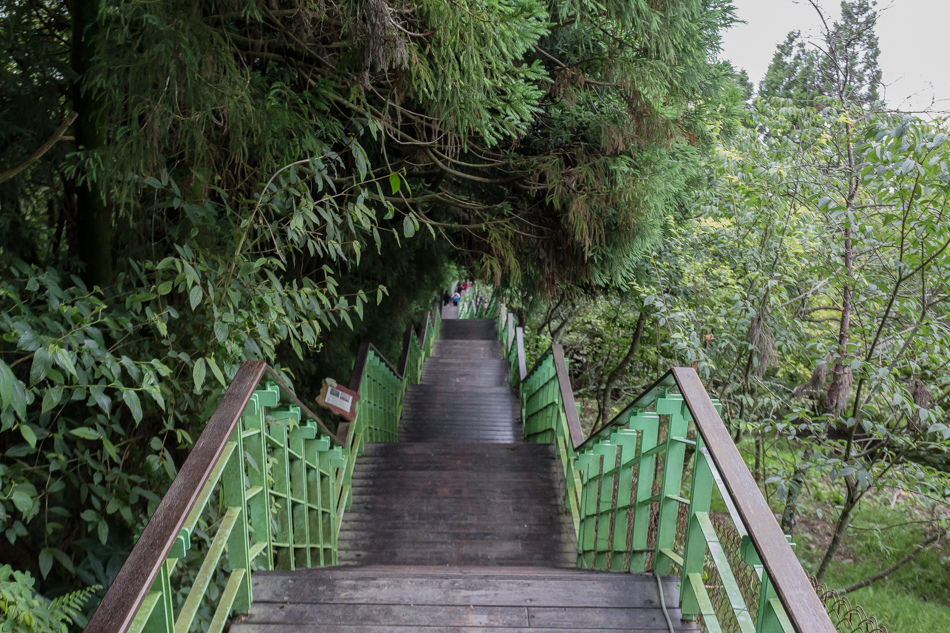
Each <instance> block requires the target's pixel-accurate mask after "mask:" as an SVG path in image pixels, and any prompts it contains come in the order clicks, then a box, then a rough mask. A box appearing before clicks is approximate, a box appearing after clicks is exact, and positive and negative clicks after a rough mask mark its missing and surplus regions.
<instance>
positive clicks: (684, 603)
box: [491, 305, 885, 633]
mask: <svg viewBox="0 0 950 633" xmlns="http://www.w3.org/2000/svg"><path fill="white" fill-rule="evenodd" d="M491 317H492V318H497V323H498V332H499V337H500V338H501V340H502V344H503V346H504V348H505V350H506V354H507V357H508V360H509V364H510V367H511V374H512V376H513V379H514V381H515V382H519V383H520V389H521V405H522V422H523V426H524V436H525V439H526V441H528V442H538V443H551V444H554V446H555V449H556V451H557V453H558V455H559V457H560V460H561V464H562V466H563V473H564V481H565V484H566V490H565V500H566V504H567V506H568V508H569V509H570V512H571V515H572V517H573V519H574V528H575V533H576V536H577V545H578V552H577V564H578V566H579V567H583V568H587V569H599V570H610V571H618V572H638V573H655V574H657V575H660V576H668V575H678V576H679V577H680V578H681V583H680V587H681V590H680V603H679V605H678V606H679V608H680V609H681V612H682V614H683V617H684V618H689V619H692V618H695V619H698V620H699V622H700V623H701V625H702V628H703V630H704V631H710V632H718V631H737V632H740V633H793V632H797V633H823V632H826V633H830V632H831V631H836V630H838V631H847V632H849V633H850V632H852V631H859V630H860V631H868V632H870V631H879V630H881V631H883V630H885V629H883V628H880V629H879V628H878V626H877V624H876V623H873V622H871V623H869V621H868V620H867V619H863V620H861V621H860V623H858V622H857V618H852V617H836V616H839V615H840V614H841V612H843V611H847V612H849V613H853V611H854V610H853V609H852V610H851V611H848V609H843V608H842V606H841V605H840V604H839V602H840V599H838V598H836V597H834V596H833V595H831V594H824V595H822V596H821V597H819V595H818V594H817V593H816V591H815V589H814V587H813V586H812V584H811V582H810V580H809V578H808V576H807V575H806V573H805V571H804V570H803V569H802V567H801V565H800V564H799V562H798V559H797V558H796V557H795V554H794V551H793V549H792V547H793V545H790V544H789V542H788V540H787V539H786V537H785V536H784V535H783V534H782V532H781V530H780V528H779V526H778V524H777V523H776V521H775V518H774V515H773V514H772V511H771V509H770V508H769V506H768V504H767V503H766V501H765V499H764V498H763V497H762V495H761V493H760V492H759V489H758V486H757V485H756V483H755V481H754V479H753V478H752V476H751V474H750V473H749V471H748V468H747V467H746V466H745V463H744V462H743V460H742V457H741V456H740V455H739V452H738V450H737V448H736V446H735V444H734V443H733V441H732V438H731V436H730V435H729V433H728V431H727V429H726V427H725V425H724V424H723V422H722V420H721V418H720V416H719V405H718V403H716V402H714V401H712V400H711V399H710V398H709V396H708V395H707V393H706V391H705V389H704V387H703V386H702V383H701V382H700V380H699V376H698V375H697V374H696V372H695V371H694V370H693V369H691V368H675V369H672V370H670V371H669V372H667V373H666V374H665V375H664V376H663V377H662V378H661V379H660V380H659V381H658V382H656V383H655V384H654V385H653V386H652V387H651V388H650V389H648V390H647V391H646V392H645V393H644V394H643V395H642V396H640V397H639V398H637V399H636V400H634V401H633V402H632V403H631V404H630V405H629V406H627V407H626V408H625V409H624V410H623V411H622V412H621V413H620V414H619V415H618V416H617V417H616V418H614V419H613V420H612V421H611V422H610V423H608V424H607V425H605V426H604V427H602V428H601V429H599V430H598V431H596V432H595V433H593V434H592V435H591V436H590V437H589V438H586V439H585V438H584V436H583V433H582V431H581V425H580V420H579V417H578V414H577V409H576V406H575V403H574V397H573V393H572V391H571V386H570V379H569V377H568V371H567V363H566V362H565V359H564V354H563V350H562V349H561V347H560V346H559V345H552V346H551V348H550V349H548V350H547V351H546V352H545V353H544V354H543V355H542V356H541V358H540V359H539V360H538V362H537V363H536V364H535V366H534V368H533V369H532V370H531V371H530V372H525V371H524V362H525V361H524V358H525V354H524V340H523V332H522V330H521V328H518V327H516V324H515V322H514V319H513V316H512V315H511V314H510V313H509V312H508V311H507V308H506V307H505V306H504V305H498V307H497V309H496V310H495V312H494V313H493V314H491ZM716 496H718V497H719V498H721V501H722V503H723V504H724V505H725V507H726V508H727V509H728V513H727V514H726V513H718V514H717V513H713V512H712V511H711V506H712V502H713V500H714V499H715V498H716ZM829 614H831V616H832V617H829ZM833 620H834V621H833Z"/></svg>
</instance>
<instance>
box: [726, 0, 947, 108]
mask: <svg viewBox="0 0 950 633" xmlns="http://www.w3.org/2000/svg"><path fill="white" fill-rule="evenodd" d="M733 4H734V5H735V7H736V12H737V14H738V16H739V18H740V19H742V20H745V21H746V22H747V24H737V25H736V26H734V27H733V28H731V29H730V30H729V31H727V32H726V33H725V35H724V37H723V50H722V53H721V56H722V58H723V59H728V60H730V61H731V62H732V63H733V65H734V66H735V67H737V68H745V69H746V71H748V73H749V78H750V79H751V80H752V83H753V84H754V85H755V86H756V87H757V88H758V85H759V81H761V80H762V77H763V76H764V75H765V71H766V69H767V68H768V65H769V62H770V61H772V55H773V54H774V53H775V47H776V45H778V44H779V43H780V42H782V41H784V40H785V36H786V35H787V34H788V32H789V31H793V30H800V31H801V32H802V35H804V36H806V37H808V36H811V37H810V38H809V39H811V40H812V41H819V39H820V34H821V30H820V26H821V22H820V20H819V19H818V15H817V13H816V12H815V10H814V9H813V8H812V7H811V5H810V4H809V3H808V2H806V0H733ZM819 4H820V5H821V6H822V7H824V9H825V13H826V16H827V17H828V19H829V24H830V23H831V22H832V21H833V20H835V19H837V18H838V17H840V15H841V3H840V2H835V1H833V0H831V1H830V0H821V1H820V3H819ZM878 10H879V12H880V15H879V17H878V25H877V35H878V39H879V42H880V48H881V57H880V64H881V71H882V73H883V75H884V84H885V89H884V93H883V94H884V97H885V100H886V101H887V105H888V106H889V107H891V108H897V109H900V110H924V109H927V108H929V107H931V102H932V101H933V102H934V104H933V106H932V107H933V109H935V110H938V111H950V46H948V44H950V37H948V29H950V0H879V1H878Z"/></svg>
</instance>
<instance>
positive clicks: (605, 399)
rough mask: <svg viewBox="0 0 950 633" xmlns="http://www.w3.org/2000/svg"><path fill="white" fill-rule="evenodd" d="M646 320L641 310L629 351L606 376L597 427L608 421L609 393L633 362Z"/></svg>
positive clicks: (644, 311)
mask: <svg viewBox="0 0 950 633" xmlns="http://www.w3.org/2000/svg"><path fill="white" fill-rule="evenodd" d="M646 320H647V313H646V310H641V311H640V316H638V317H637V327H636V329H635V330H634V332H633V339H632V340H631V341H630V349H628V350H627V355H626V356H624V357H623V358H622V359H621V360H620V362H619V363H617V366H616V367H614V368H613V370H612V371H611V372H610V373H609V374H608V375H607V382H606V383H605V384H604V391H603V395H602V396H601V400H600V402H601V405H600V419H599V420H598V421H597V426H598V427H600V426H601V425H603V424H605V423H607V422H609V421H610V419H609V417H610V407H611V395H610V392H611V391H613V388H614V384H616V382H617V379H618V378H619V377H620V374H622V373H623V371H624V370H625V369H626V368H627V365H629V364H630V361H631V360H633V357H634V356H635V355H636V353H637V350H638V349H639V348H640V339H641V338H642V337H643V326H644V324H646Z"/></svg>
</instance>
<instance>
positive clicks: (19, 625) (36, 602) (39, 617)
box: [0, 565, 97, 633]
mask: <svg viewBox="0 0 950 633" xmlns="http://www.w3.org/2000/svg"><path fill="white" fill-rule="evenodd" d="M34 583H35V580H34V578H33V577H32V576H31V575H30V574H28V573H26V572H20V571H14V570H13V569H11V567H10V566H9V565H3V566H0V632H2V633H66V631H68V630H69V625H70V624H73V623H78V622H82V621H83V619H82V615H81V610H82V608H83V606H84V604H85V603H86V602H87V601H88V600H89V598H90V596H91V595H92V592H93V591H94V590H95V589H97V587H91V588H89V589H83V590H81V591H75V592H73V593H70V594H67V595H65V596H62V597H60V598H56V599H55V600H47V599H46V598H44V597H43V596H41V595H39V594H37V593H35V591H34V589H33V585H34Z"/></svg>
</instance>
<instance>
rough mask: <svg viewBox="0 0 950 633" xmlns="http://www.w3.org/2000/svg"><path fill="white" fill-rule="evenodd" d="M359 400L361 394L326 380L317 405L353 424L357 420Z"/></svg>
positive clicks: (328, 379) (329, 379)
mask: <svg viewBox="0 0 950 633" xmlns="http://www.w3.org/2000/svg"><path fill="white" fill-rule="evenodd" d="M359 399H360V394H358V393H356V392H355V391H351V390H349V389H347V388H346V387H341V386H340V385H338V384H337V383H336V381H335V380H333V379H331V378H325V379H324V380H323V386H322V387H321V388H320V395H319V396H317V404H318V405H319V406H321V407H323V408H324V409H329V410H330V411H332V412H333V413H336V414H337V415H339V416H342V417H343V418H345V419H347V420H349V421H350V422H352V421H353V420H354V419H355V418H356V403H357V402H359Z"/></svg>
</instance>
